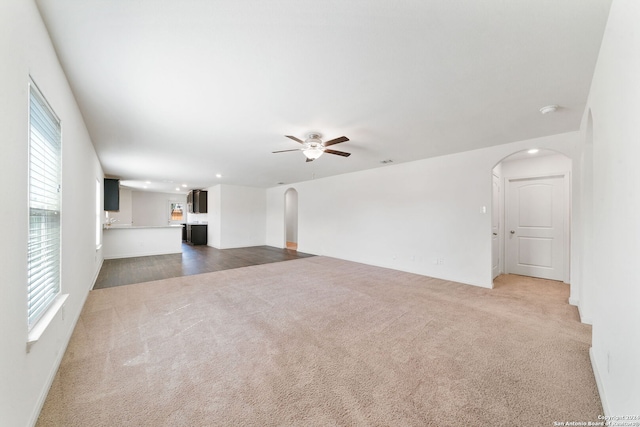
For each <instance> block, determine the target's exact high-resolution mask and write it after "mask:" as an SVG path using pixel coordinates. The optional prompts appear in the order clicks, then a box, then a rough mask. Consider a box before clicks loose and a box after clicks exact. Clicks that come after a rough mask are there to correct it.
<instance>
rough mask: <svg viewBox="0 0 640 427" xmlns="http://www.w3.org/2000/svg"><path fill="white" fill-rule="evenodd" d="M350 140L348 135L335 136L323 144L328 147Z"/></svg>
mask: <svg viewBox="0 0 640 427" xmlns="http://www.w3.org/2000/svg"><path fill="white" fill-rule="evenodd" d="M348 140H349V138H347V137H346V136H341V137H340V138H335V139H332V140H330V141H327V142H325V143H324V144H322V145H324V146H325V147H328V146H330V145H335V144H340V143H341V142H347V141H348Z"/></svg>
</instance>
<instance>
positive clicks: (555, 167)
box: [502, 154, 572, 178]
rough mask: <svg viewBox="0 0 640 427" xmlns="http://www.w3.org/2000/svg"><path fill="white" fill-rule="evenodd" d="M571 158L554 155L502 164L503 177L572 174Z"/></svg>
mask: <svg viewBox="0 0 640 427" xmlns="http://www.w3.org/2000/svg"><path fill="white" fill-rule="evenodd" d="M571 163H572V162H571V158H570V157H567V156H565V155H563V154H552V155H545V156H540V157H534V156H532V157H531V158H528V159H517V160H510V159H509V158H507V159H505V161H504V162H502V176H503V177H505V178H518V177H531V176H544V175H552V174H560V173H565V172H569V173H570V172H571V168H572V167H571Z"/></svg>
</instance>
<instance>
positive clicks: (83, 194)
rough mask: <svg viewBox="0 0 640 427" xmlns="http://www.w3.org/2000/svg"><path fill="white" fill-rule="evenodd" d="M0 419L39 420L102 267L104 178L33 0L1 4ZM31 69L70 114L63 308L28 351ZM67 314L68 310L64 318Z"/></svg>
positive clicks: (61, 112)
mask: <svg viewBox="0 0 640 427" xmlns="http://www.w3.org/2000/svg"><path fill="white" fill-rule="evenodd" d="M0 32H1V33H2V35H1V36H0V58H2V66H1V67H0V135H2V143H1V144H2V156H0V179H1V181H2V182H3V183H4V185H3V186H2V199H3V202H2V203H0V216H1V217H2V219H3V224H4V226H3V227H1V230H2V231H1V233H2V235H1V238H0V260H1V262H2V285H1V287H2V298H0V336H2V348H1V350H0V424H2V425H3V426H4V425H6V426H17V427H21V426H29V425H33V424H34V423H35V420H36V419H37V416H38V413H39V410H40V407H41V405H42V403H43V402H44V399H45V397H46V393H47V391H48V387H49V385H50V384H51V381H52V379H53V376H54V374H55V372H56V370H57V368H58V365H59V363H60V360H61V358H62V355H63V354H64V351H65V348H66V345H67V342H68V340H69V338H70V336H71V333H72V331H73V327H74V325H75V321H76V320H77V318H78V316H79V314H80V310H81V309H82V305H83V303H84V301H85V298H86V296H87V294H88V292H89V290H90V289H91V287H92V286H93V283H94V280H95V277H96V275H97V272H98V271H99V268H100V265H101V262H102V254H101V253H100V251H96V245H95V232H94V230H95V220H96V219H95V200H96V198H95V197H96V194H95V191H96V179H98V180H99V181H100V182H102V179H103V177H104V175H103V172H102V169H101V167H100V164H99V162H98V158H97V156H96V154H95V151H94V149H93V146H92V144H91V140H90V138H89V135H88V133H87V130H86V128H85V125H84V122H83V119H82V116H81V114H80V111H79V109H78V106H77V105H76V103H75V100H74V97H73V94H72V93H71V90H70V89H69V86H68V83H67V80H66V77H65V75H64V74H63V72H62V69H61V67H60V64H59V63H58V60H57V57H56V55H55V52H54V50H53V47H52V45H51V42H50V39H49V36H48V34H47V32H46V30H45V27H44V25H43V23H42V20H41V18H40V15H39V14H38V11H37V9H36V6H35V4H34V2H33V1H30V0H3V1H2V2H1V5H0ZM29 75H31V76H32V77H33V78H34V80H35V81H36V83H37V84H38V86H39V88H40V89H41V91H42V93H43V94H44V96H45V97H46V98H47V100H48V101H49V103H50V104H51V106H52V107H53V109H54V110H55V112H56V114H57V115H58V116H59V117H60V119H61V121H62V135H63V143H62V144H63V149H62V156H63V159H62V164H63V170H62V214H61V219H62V283H61V286H62V291H63V292H64V293H67V294H69V297H68V299H67V301H66V303H65V306H64V308H63V310H62V311H60V312H58V314H57V316H56V317H55V318H54V319H53V321H52V322H51V323H50V324H49V327H48V328H47V329H46V331H45V332H44V334H43V336H42V337H41V339H40V340H39V341H37V342H36V343H35V344H33V346H32V347H31V349H30V351H29V352H27V345H26V342H27V309H26V300H27V287H26V282H27V278H26V265H27V259H26V258H27V257H26V254H27V236H28V209H27V206H28V203H27V170H28V165H27V147H28V115H27V112H28V89H27V88H28V83H29ZM63 314H64V316H63Z"/></svg>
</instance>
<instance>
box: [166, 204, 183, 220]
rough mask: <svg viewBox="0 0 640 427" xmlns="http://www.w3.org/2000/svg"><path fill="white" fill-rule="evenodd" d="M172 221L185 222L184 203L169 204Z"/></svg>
mask: <svg viewBox="0 0 640 427" xmlns="http://www.w3.org/2000/svg"><path fill="white" fill-rule="evenodd" d="M169 212H170V217H169V220H170V221H183V220H184V203H180V202H169Z"/></svg>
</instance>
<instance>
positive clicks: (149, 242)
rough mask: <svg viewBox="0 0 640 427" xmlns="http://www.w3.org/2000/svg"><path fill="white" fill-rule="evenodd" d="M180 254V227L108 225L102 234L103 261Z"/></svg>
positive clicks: (179, 225)
mask: <svg viewBox="0 0 640 427" xmlns="http://www.w3.org/2000/svg"><path fill="white" fill-rule="evenodd" d="M178 253H182V225H181V224H176V225H158V226H154V225H149V226H146V225H110V226H108V227H105V230H104V233H102V254H103V256H104V259H114V258H131V257H138V256H148V255H164V254H178Z"/></svg>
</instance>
